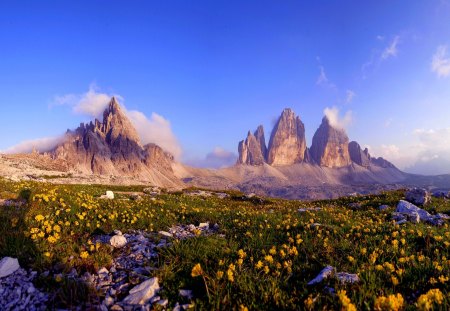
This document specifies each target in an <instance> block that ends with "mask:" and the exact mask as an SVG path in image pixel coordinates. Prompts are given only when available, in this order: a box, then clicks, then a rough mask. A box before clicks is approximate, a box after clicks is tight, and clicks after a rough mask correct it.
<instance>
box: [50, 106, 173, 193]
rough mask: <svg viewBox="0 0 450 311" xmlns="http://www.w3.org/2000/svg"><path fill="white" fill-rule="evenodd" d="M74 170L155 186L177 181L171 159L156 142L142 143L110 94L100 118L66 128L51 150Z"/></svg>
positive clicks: (53, 156) (51, 153)
mask: <svg viewBox="0 0 450 311" xmlns="http://www.w3.org/2000/svg"><path fill="white" fill-rule="evenodd" d="M50 156H51V157H52V158H53V159H57V160H65V161H66V162H67V163H69V164H70V166H71V167H72V168H73V169H74V170H75V171H77V172H81V173H85V174H98V175H116V176H128V177H137V178H139V179H141V180H148V181H149V182H154V183H156V184H158V185H176V184H178V183H179V181H178V180H177V178H176V177H175V176H174V175H173V171H172V163H173V162H174V158H173V156H172V155H171V154H169V153H168V152H165V151H164V150H163V149H162V148H160V147H159V146H157V145H155V144H147V145H145V146H142V145H141V142H140V138H139V135H138V134H137V132H136V129H135V128H134V126H133V125H132V123H131V121H130V120H129V119H128V117H127V116H126V114H125V113H124V111H123V110H122V108H121V107H120V105H119V103H118V102H117V100H116V99H115V98H114V97H113V98H112V99H111V101H110V103H109V104H108V107H107V108H106V110H105V111H104V113H103V121H102V122H100V121H99V120H97V119H96V120H95V121H94V122H90V123H89V124H83V123H82V124H80V126H79V127H78V128H77V129H76V130H73V131H72V130H68V131H67V133H66V134H65V137H64V141H63V142H62V143H61V144H59V145H58V146H57V147H56V148H55V149H54V150H52V151H51V152H50Z"/></svg>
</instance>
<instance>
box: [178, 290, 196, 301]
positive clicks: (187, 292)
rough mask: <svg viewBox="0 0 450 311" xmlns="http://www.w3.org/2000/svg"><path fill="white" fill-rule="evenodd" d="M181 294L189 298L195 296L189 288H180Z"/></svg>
mask: <svg viewBox="0 0 450 311" xmlns="http://www.w3.org/2000/svg"><path fill="white" fill-rule="evenodd" d="M180 296H181V297H185V298H187V299H192V298H193V295H192V291H191V290H189V289H180Z"/></svg>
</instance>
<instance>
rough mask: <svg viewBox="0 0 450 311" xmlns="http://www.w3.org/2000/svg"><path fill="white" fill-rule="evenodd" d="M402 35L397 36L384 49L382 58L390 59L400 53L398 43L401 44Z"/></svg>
mask: <svg viewBox="0 0 450 311" xmlns="http://www.w3.org/2000/svg"><path fill="white" fill-rule="evenodd" d="M399 40H400V36H395V37H394V39H393V40H392V42H391V43H390V44H389V45H388V46H387V47H386V48H385V49H384V50H383V53H382V54H381V59H388V58H390V57H394V56H397V53H398V48H397V46H398V44H399Z"/></svg>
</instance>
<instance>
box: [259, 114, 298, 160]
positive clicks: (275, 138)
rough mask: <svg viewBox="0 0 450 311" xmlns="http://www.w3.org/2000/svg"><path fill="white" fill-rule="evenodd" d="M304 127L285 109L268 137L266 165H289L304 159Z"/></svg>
mask: <svg viewBox="0 0 450 311" xmlns="http://www.w3.org/2000/svg"><path fill="white" fill-rule="evenodd" d="M305 151H306V139H305V126H304V124H303V122H302V121H301V120H300V118H299V117H297V116H296V115H295V113H294V112H293V111H292V110H291V109H285V110H284V111H283V113H282V114H281V116H280V118H279V119H278V122H277V123H276V125H275V127H274V129H273V131H272V135H271V136H270V142H269V149H268V154H267V163H269V164H270V165H290V164H294V163H300V162H303V161H304V159H305Z"/></svg>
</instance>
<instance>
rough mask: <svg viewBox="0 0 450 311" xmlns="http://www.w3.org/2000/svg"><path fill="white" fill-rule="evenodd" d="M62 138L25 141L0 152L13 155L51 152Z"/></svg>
mask: <svg viewBox="0 0 450 311" xmlns="http://www.w3.org/2000/svg"><path fill="white" fill-rule="evenodd" d="M63 139H64V136H63V135H61V136H55V137H44V138H38V139H33V140H25V141H23V142H21V143H19V144H17V145H15V146H12V147H9V148H8V149H6V150H4V151H2V152H4V153H9V154H14V153H30V152H31V151H33V149H36V150H37V151H39V152H47V151H50V150H52V149H53V148H54V147H55V146H56V145H58V144H59V143H60V142H62V141H63Z"/></svg>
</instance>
